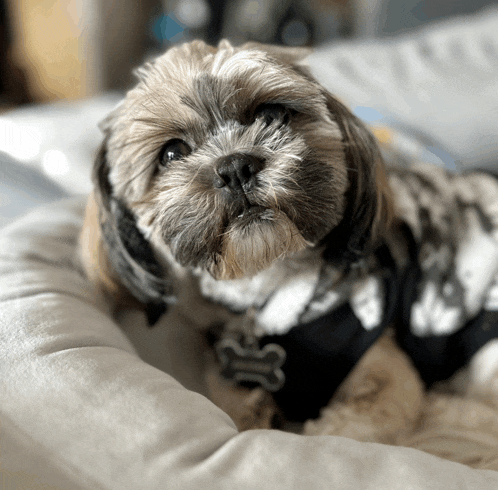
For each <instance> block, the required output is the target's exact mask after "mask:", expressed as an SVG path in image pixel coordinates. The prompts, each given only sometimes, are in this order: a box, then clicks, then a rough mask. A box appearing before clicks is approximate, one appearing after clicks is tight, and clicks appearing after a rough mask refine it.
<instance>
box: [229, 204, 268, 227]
mask: <svg viewBox="0 0 498 490" xmlns="http://www.w3.org/2000/svg"><path fill="white" fill-rule="evenodd" d="M274 216H275V212H274V211H273V210H272V209H269V208H265V207H264V206H260V205H250V206H248V207H245V208H244V209H242V210H241V211H240V212H239V213H238V214H237V216H236V217H235V219H234V220H232V222H233V223H234V224H237V225H239V226H244V225H249V224H252V223H255V222H258V221H269V220H271V219H272V218H273V217H274Z"/></svg>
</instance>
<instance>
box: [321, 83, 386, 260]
mask: <svg viewBox="0 0 498 490" xmlns="http://www.w3.org/2000/svg"><path fill="white" fill-rule="evenodd" d="M324 96H325V98H326V101H327V108H328V110H329V113H330V115H331V117H332V119H333V120H334V121H335V122H336V123H337V124H338V125H339V128H340V130H341V132H342V135H343V144H344V152H345V157H346V165H347V169H348V180H349V188H348V191H347V195H346V203H347V205H346V210H345V213H344V216H343V218H342V220H341V222H340V223H339V225H337V227H335V228H334V229H333V230H332V231H331V232H330V233H329V234H328V235H327V236H326V237H325V241H324V244H325V257H326V259H327V260H330V261H339V262H341V261H343V262H344V261H345V262H346V263H355V262H357V261H358V260H359V259H361V258H362V257H363V256H365V255H366V254H368V253H369V252H370V251H372V250H374V249H375V247H376V246H377V245H378V244H379V243H380V241H381V240H382V237H383V236H385V233H386V232H387V230H388V228H389V226H390V224H391V220H392V216H393V205H392V198H391V193H390V190H389V185H388V182H387V177H386V174H385V166H384V161H383V159H382V155H381V153H380V150H379V147H378V145H377V142H376V140H375V138H374V136H373V135H372V133H371V132H370V131H369V130H368V129H367V127H366V126H365V125H364V123H363V122H362V121H361V120H360V119H358V118H357V117H356V116H355V115H354V114H352V113H351V112H350V111H349V110H348V109H347V108H346V107H345V106H344V105H343V104H342V103H341V102H339V101H338V100H337V99H335V98H334V97H333V96H332V95H331V94H330V93H328V92H327V91H325V90H324Z"/></svg>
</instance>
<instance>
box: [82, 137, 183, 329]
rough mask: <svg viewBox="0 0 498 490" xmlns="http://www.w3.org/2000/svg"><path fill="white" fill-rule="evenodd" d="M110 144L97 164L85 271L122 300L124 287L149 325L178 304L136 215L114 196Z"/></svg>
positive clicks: (86, 233) (85, 233)
mask: <svg viewBox="0 0 498 490" xmlns="http://www.w3.org/2000/svg"><path fill="white" fill-rule="evenodd" d="M106 142H107V137H106V139H105V140H104V143H103V144H102V146H101V148H100V150H99V152H98V155H97V158H96V160H95V164H94V168H93V182H94V191H93V193H92V195H91V196H90V199H89V202H88V205H87V210H86V216H85V222H84V227H83V232H82V249H83V260H84V263H85V268H86V271H87V274H88V276H89V277H90V279H91V280H93V281H94V282H96V283H98V284H100V285H101V286H102V287H103V288H104V290H105V291H107V292H109V293H110V294H111V295H112V296H113V297H118V298H120V297H123V287H124V288H125V291H127V292H128V293H130V294H131V295H132V297H134V298H135V299H136V300H138V301H139V302H140V303H142V304H144V305H146V313H147V316H148V320H149V324H153V323H155V322H156V321H157V319H158V318H159V316H161V314H162V313H163V312H164V311H165V309H166V305H167V304H168V303H172V302H174V293H173V288H172V285H171V284H170V283H169V282H168V281H167V279H166V278H165V277H164V276H165V275H166V274H165V272H164V270H163V268H162V267H161V265H160V264H159V263H158V261H157V260H156V258H155V256H154V252H153V250H152V248H151V246H150V244H149V242H148V241H147V240H146V239H145V237H144V236H143V234H142V233H141V231H140V230H139V229H138V227H137V225H136V222H135V217H134V216H133V213H132V212H131V211H130V210H129V209H128V208H127V207H126V206H125V205H124V204H123V203H122V202H121V201H120V200H119V199H117V198H116V197H115V196H113V190H112V186H111V182H110V180H109V171H110V168H109V165H108V162H107V148H106Z"/></svg>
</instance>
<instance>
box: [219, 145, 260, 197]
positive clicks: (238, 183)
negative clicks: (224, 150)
mask: <svg viewBox="0 0 498 490" xmlns="http://www.w3.org/2000/svg"><path fill="white" fill-rule="evenodd" d="M263 166H264V162H263V160H261V159H259V158H257V157H255V156H254V155H245V154H243V153H235V154H233V155H227V156H225V157H222V158H220V159H219V160H218V162H217V165H216V175H215V178H214V181H213V185H214V187H216V188H218V189H221V188H222V187H228V188H229V189H230V190H231V191H232V192H234V193H243V192H246V191H248V190H250V189H251V187H252V186H253V185H254V184H255V182H256V179H255V177H256V174H257V173H258V172H259V171H260V170H262V168H263Z"/></svg>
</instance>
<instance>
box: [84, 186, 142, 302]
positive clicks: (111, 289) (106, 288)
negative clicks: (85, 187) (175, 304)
mask: <svg viewBox="0 0 498 490" xmlns="http://www.w3.org/2000/svg"><path fill="white" fill-rule="evenodd" d="M99 216H100V211H99V207H98V205H97V203H96V201H95V197H94V193H93V192H92V193H91V194H90V197H89V198H88V202H87V205H86V209H85V218H84V221H83V227H82V230H81V234H80V238H79V243H80V246H79V249H80V254H81V261H82V265H83V268H84V270H85V273H86V275H87V277H88V278H89V279H90V281H91V282H92V284H94V285H95V287H96V288H97V289H98V290H99V291H100V292H101V293H102V294H104V295H106V296H107V297H108V298H110V299H111V300H112V303H113V305H114V308H118V307H119V306H120V305H125V304H126V305H128V306H132V305H137V302H136V300H134V298H133V297H132V296H131V295H130V294H129V293H128V291H127V290H126V289H125V288H124V287H123V286H122V285H121V284H120V282H119V278H118V277H117V275H116V272H115V271H114V270H113V268H112V266H111V265H110V264H109V259H108V256H107V251H106V250H105V245H104V242H103V240H102V236H101V228H100V218H99Z"/></svg>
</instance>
